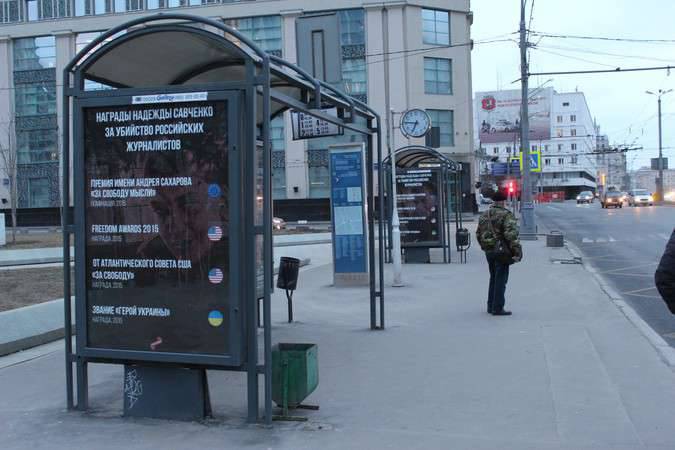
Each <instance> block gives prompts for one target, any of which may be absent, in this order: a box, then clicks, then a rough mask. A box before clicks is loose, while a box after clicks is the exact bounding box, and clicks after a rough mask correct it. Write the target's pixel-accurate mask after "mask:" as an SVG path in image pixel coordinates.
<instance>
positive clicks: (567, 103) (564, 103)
mask: <svg viewBox="0 0 675 450" xmlns="http://www.w3.org/2000/svg"><path fill="white" fill-rule="evenodd" d="M562 105H563V106H570V102H563V104H562Z"/></svg>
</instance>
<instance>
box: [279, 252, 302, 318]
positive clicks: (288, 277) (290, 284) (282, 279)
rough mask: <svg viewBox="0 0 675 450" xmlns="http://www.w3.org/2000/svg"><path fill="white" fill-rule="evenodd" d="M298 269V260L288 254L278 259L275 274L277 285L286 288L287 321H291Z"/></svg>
mask: <svg viewBox="0 0 675 450" xmlns="http://www.w3.org/2000/svg"><path fill="white" fill-rule="evenodd" d="M299 271H300V260H299V259H298V258H291V257H290V256H282V257H281V260H280V261H279V276H277V287H278V288H279V289H285V290H286V299H287V300H288V322H289V323H291V322H293V291H294V290H295V289H296V288H297V287H298V272H299Z"/></svg>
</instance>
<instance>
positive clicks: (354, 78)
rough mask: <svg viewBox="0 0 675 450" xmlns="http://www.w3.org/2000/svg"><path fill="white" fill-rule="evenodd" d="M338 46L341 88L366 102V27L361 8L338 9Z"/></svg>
mask: <svg viewBox="0 0 675 450" xmlns="http://www.w3.org/2000/svg"><path fill="white" fill-rule="evenodd" d="M338 20H339V22H340V47H341V49H342V81H343V86H341V88H342V89H343V90H344V91H345V92H346V93H347V94H349V95H351V96H353V97H355V98H357V99H359V100H361V101H363V102H367V100H368V97H367V94H368V83H367V77H368V73H367V72H366V45H365V44H366V27H365V17H364V13H363V10H362V9H345V10H341V11H338Z"/></svg>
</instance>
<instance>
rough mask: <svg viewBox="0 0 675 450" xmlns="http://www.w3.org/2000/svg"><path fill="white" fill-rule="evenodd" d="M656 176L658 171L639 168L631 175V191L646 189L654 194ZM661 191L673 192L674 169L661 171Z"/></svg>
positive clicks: (674, 188)
mask: <svg viewBox="0 0 675 450" xmlns="http://www.w3.org/2000/svg"><path fill="white" fill-rule="evenodd" d="M658 176H659V171H658V170H651V169H650V168H649V167H641V168H640V169H638V170H636V171H634V172H633V173H632V174H631V189H647V190H648V191H649V192H656V178H657V177H658ZM663 191H664V192H665V193H668V192H671V191H675V169H667V170H664V171H663Z"/></svg>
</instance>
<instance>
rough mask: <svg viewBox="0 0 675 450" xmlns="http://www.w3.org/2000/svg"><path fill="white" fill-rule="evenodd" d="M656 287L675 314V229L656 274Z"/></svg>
mask: <svg viewBox="0 0 675 450" xmlns="http://www.w3.org/2000/svg"><path fill="white" fill-rule="evenodd" d="M654 281H656V288H657V289H658V290H659V293H660V294H661V297H663V301H664V302H666V305H667V306H668V309H669V310H670V312H671V313H673V314H675V230H673V234H671V236H670V240H669V241H668V244H667V245H666V251H665V252H664V253H663V256H662V257H661V262H660V263H659V267H658V268H657V269H656V273H655V274H654Z"/></svg>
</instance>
